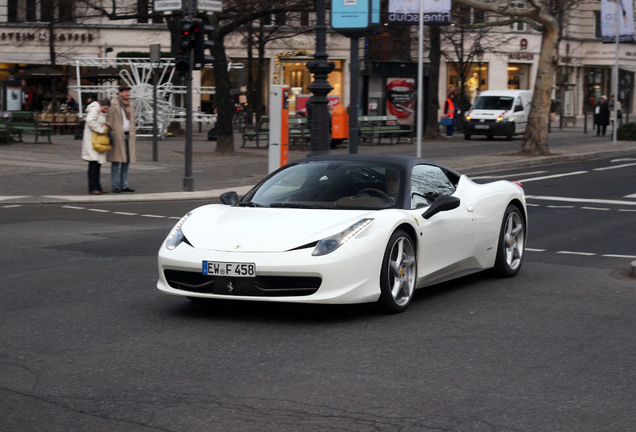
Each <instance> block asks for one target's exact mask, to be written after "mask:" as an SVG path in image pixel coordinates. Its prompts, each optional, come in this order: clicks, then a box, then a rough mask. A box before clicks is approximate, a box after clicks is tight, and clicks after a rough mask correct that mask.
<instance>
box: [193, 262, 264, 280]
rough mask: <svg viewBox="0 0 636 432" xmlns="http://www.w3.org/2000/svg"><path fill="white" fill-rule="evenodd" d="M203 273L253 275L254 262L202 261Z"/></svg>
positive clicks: (254, 272)
mask: <svg viewBox="0 0 636 432" xmlns="http://www.w3.org/2000/svg"><path fill="white" fill-rule="evenodd" d="M202 267H203V274H204V275H209V276H228V277H255V276H256V264H254V263H237V262H220V261H203V266H202Z"/></svg>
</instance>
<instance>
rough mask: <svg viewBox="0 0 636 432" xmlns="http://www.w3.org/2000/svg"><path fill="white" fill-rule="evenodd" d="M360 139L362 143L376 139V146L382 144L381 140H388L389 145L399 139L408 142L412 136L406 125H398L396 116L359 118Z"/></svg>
mask: <svg viewBox="0 0 636 432" xmlns="http://www.w3.org/2000/svg"><path fill="white" fill-rule="evenodd" d="M358 124H359V125H360V127H359V129H360V137H361V138H362V140H363V141H369V142H370V143H371V144H373V141H374V140H375V139H376V138H377V144H382V139H383V138H389V139H390V140H391V144H392V145H393V144H395V143H396V142H397V143H399V142H400V139H401V138H407V139H408V140H409V141H410V140H411V137H412V136H413V128H412V127H411V126H408V125H400V124H398V122H397V117H396V116H360V117H358Z"/></svg>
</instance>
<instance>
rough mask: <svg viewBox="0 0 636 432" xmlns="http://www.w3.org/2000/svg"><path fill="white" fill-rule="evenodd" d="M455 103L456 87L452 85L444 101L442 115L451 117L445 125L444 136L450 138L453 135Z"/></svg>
mask: <svg viewBox="0 0 636 432" xmlns="http://www.w3.org/2000/svg"><path fill="white" fill-rule="evenodd" d="M456 103H457V89H456V88H455V87H452V88H451V89H450V91H449V92H448V97H447V98H446V101H444V116H445V117H447V118H449V119H451V121H450V124H448V125H446V138H450V137H452V136H453V131H454V129H455V124H454V123H455V119H454V117H455V110H456Z"/></svg>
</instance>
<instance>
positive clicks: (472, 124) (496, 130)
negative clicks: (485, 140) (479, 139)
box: [462, 120, 514, 135]
mask: <svg viewBox="0 0 636 432" xmlns="http://www.w3.org/2000/svg"><path fill="white" fill-rule="evenodd" d="M462 126H463V129H462V130H463V132H464V134H467V135H508V134H511V133H513V132H514V124H513V123H511V122H507V121H500V122H495V121H484V122H482V121H479V120H464V123H463V125H462Z"/></svg>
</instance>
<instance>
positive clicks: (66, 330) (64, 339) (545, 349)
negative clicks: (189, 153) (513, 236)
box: [0, 160, 636, 432]
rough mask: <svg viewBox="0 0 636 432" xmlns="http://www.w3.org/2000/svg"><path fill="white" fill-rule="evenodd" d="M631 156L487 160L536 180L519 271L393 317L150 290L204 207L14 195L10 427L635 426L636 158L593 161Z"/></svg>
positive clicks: (4, 401) (2, 316) (6, 371)
mask: <svg viewBox="0 0 636 432" xmlns="http://www.w3.org/2000/svg"><path fill="white" fill-rule="evenodd" d="M633 162H634V161H633V160H632V161H631V162H627V161H623V162H615V161H614V162H613V161H611V160H598V161H593V162H589V164H588V163H587V162H586V163H581V162H579V163H577V164H570V165H554V166H549V167H543V168H536V167H535V168H532V169H531V170H529V169H525V170H522V169H518V170H515V171H509V172H498V173H483V177H482V179H483V180H485V179H486V177H490V178H492V176H501V177H502V178H510V179H512V178H516V179H522V180H525V181H524V184H525V189H526V193H527V194H528V195H529V198H528V202H529V204H530V208H529V212H530V231H529V241H528V248H529V250H528V252H527V254H526V260H525V262H524V266H523V269H522V271H521V272H520V273H519V275H518V276H517V277H515V278H513V279H491V278H489V277H487V276H485V275H481V274H478V275H473V276H470V277H466V278H462V279H459V280H456V281H452V282H448V283H445V284H442V285H438V286H436V287H433V288H431V289H428V290H426V291H422V292H418V293H417V295H416V298H415V300H414V302H413V303H412V305H411V307H410V308H409V310H408V311H407V312H406V313H403V314H399V315H391V316H386V315H379V314H377V313H376V312H375V309H373V308H372V307H369V306H368V305H355V306H307V305H277V304H262V303H244V302H213V303H210V304H207V305H203V306H201V305H196V304H191V303H189V302H188V301H187V300H185V299H181V298H178V297H172V296H166V295H162V294H160V293H158V292H157V290H156V289H155V282H156V277H157V274H156V272H157V269H156V252H157V249H158V248H159V245H160V243H161V241H162V240H163V238H164V237H165V235H166V234H167V232H168V230H169V229H170V228H171V226H172V225H173V224H174V223H175V222H176V219H178V218H179V217H180V216H181V215H182V214H183V213H185V212H186V211H187V210H188V209H189V208H191V207H193V206H195V205H199V204H200V203H198V202H164V203H156V202H155V203H104V204H94V203H93V204H89V205H78V206H64V205H22V206H10V205H7V206H3V207H2V208H0V238H2V239H3V246H4V247H3V248H2V250H0V263H1V266H2V269H4V270H5V271H4V272H3V273H4V278H3V279H2V281H1V282H0V362H1V367H0V429H1V430H3V431H5V430H6V431H68V430H87V431H88V430H90V431H150V430H157V431H159V430H160V431H235V430H240V431H272V432H273V431H323V430H324V431H336V430H338V431H426V432H428V431H431V432H432V431H436V432H437V431H457V432H460V431H461V432H471V431H475V432H481V431H497V432H510V431H528V432H530V431H537V432H538V431H541V432H544V431H563V432H571V431H590V432H592V431H593V432H598V431H608V432H609V431H628V430H631V429H633V420H634V417H635V416H636V408H634V404H633V400H634V394H633V393H634V390H633V389H634V388H636V368H634V358H636V345H634V344H633V334H634V333H635V332H636V321H635V320H634V318H633V317H634V314H635V312H636V280H634V279H631V278H629V277H628V275H627V270H628V267H629V262H630V260H631V259H630V258H629V257H630V256H634V255H636V250H634V246H633V245H634V244H636V241H634V232H633V228H632V229H631V231H630V228H629V227H630V226H631V227H633V220H634V208H636V206H635V205H634V203H636V198H634V197H633V194H634V193H636V191H634V190H630V188H633V187H634V186H633V185H634V182H633V181H631V182H630V181H626V180H628V179H629V178H631V179H633V178H634V175H633V173H634V168H633V166H626V167H623V168H612V169H602V170H600V169H599V168H608V167H610V166H614V167H615V166H616V165H618V164H625V163H633ZM576 171H586V173H582V174H576V175H575V174H570V175H565V174H568V173H572V172H576ZM548 176H557V177H551V178H549V179H537V178H539V177H548ZM528 179H534V180H528ZM480 181H481V180H480ZM537 197H538V198H537ZM548 198H550V199H548ZM555 198H559V199H558V200H555ZM581 198H584V199H589V200H593V201H594V202H589V201H586V202H573V201H572V199H581ZM608 201H611V202H608ZM585 207H591V208H596V207H598V208H601V207H602V208H607V209H608V210H593V209H587V208H585ZM630 223H631V225H630ZM632 259H633V258H632Z"/></svg>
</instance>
